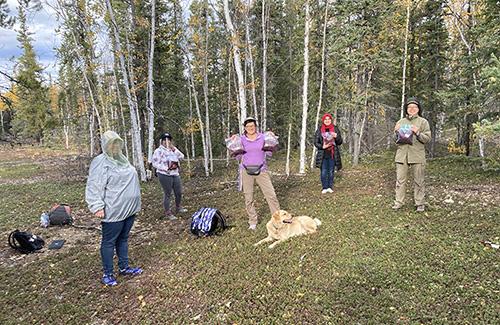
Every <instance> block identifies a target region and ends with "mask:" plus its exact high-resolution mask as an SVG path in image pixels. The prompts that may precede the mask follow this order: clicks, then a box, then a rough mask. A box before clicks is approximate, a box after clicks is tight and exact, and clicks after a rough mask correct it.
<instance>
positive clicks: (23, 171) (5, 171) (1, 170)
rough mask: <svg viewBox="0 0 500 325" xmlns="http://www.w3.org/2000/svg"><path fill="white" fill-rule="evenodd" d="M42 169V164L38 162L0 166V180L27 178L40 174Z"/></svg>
mask: <svg viewBox="0 0 500 325" xmlns="http://www.w3.org/2000/svg"><path fill="white" fill-rule="evenodd" d="M42 170H43V168H42V166H40V165H37V164H23V165H19V166H0V180H1V179H3V178H14V179H15V178H27V177H31V176H35V175H37V174H39V173H40V172H41V171H42Z"/></svg>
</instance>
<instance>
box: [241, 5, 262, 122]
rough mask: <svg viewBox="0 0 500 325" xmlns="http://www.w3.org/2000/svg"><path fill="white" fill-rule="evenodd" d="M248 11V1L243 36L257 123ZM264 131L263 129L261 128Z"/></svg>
mask: <svg viewBox="0 0 500 325" xmlns="http://www.w3.org/2000/svg"><path fill="white" fill-rule="evenodd" d="M249 11H250V3H249V4H248V6H247V10H246V17H245V36H246V43H247V44H246V45H247V46H246V49H247V51H246V53H247V54H248V65H249V66H250V79H251V82H252V87H251V93H252V104H253V115H254V117H255V119H257V124H259V114H258V112H257V96H256V95H255V71H254V62H253V55H252V48H253V47H252V42H251V41H250V26H249V25H250V24H249V21H248V20H249V19H248V14H249ZM262 131H264V129H262Z"/></svg>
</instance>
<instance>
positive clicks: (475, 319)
mask: <svg viewBox="0 0 500 325" xmlns="http://www.w3.org/2000/svg"><path fill="white" fill-rule="evenodd" d="M283 165H284V163H283V159H281V157H277V158H275V159H274V160H273V161H272V163H271V169H272V170H274V171H279V172H280V173H281V172H282V169H283ZM346 165H347V167H346V169H345V170H344V171H343V172H342V175H341V177H339V178H337V180H336V189H335V193H334V194H333V195H321V194H320V190H321V188H320V183H319V173H318V170H317V169H314V170H312V171H310V172H309V173H308V175H307V176H305V177H299V176H290V177H289V178H288V179H287V178H286V177H284V176H274V177H273V184H274V186H275V188H276V191H277V194H278V198H279V200H280V204H281V206H282V208H284V209H286V210H289V211H290V212H292V213H293V214H295V215H299V214H307V215H310V216H313V217H318V218H319V219H321V220H322V222H323V225H322V226H321V227H320V230H319V232H318V233H316V234H313V235H310V236H306V237H297V238H293V239H292V240H290V241H288V242H285V243H283V244H281V245H278V246H277V247H276V248H275V249H273V250H269V249H268V248H267V247H266V246H265V245H263V246H261V247H257V248H256V247H253V246H252V244H253V243H255V242H257V241H258V240H260V239H262V238H264V237H265V236H266V231H265V227H264V224H265V222H266V221H267V219H268V215H269V212H268V207H267V204H266V203H265V200H264V199H263V197H262V195H261V194H260V191H257V192H258V194H257V196H256V204H257V207H258V212H259V215H261V216H263V220H262V223H261V224H259V226H258V228H257V231H256V232H255V233H254V232H250V231H248V230H247V229H246V228H247V223H246V222H247V217H246V213H245V210H244V204H243V195H242V194H241V193H238V192H236V190H235V186H236V185H235V184H234V183H229V182H230V181H234V180H235V176H236V172H235V169H234V167H235V166H234V164H231V166H230V169H229V170H226V169H225V168H224V167H218V168H216V170H217V172H216V176H215V177H212V178H205V177H202V176H195V177H193V178H192V179H191V180H190V181H186V182H185V194H184V195H185V205H186V206H187V207H188V208H189V211H190V212H193V211H194V210H196V209H197V208H198V207H200V206H204V205H206V206H215V207H218V208H219V209H221V210H222V211H223V212H224V213H225V214H226V215H227V216H228V220H229V221H230V223H231V225H233V226H234V227H232V228H230V229H229V230H227V231H226V232H225V233H224V234H223V236H219V237H214V238H204V239H195V238H193V237H192V236H191V235H190V234H189V231H188V224H189V220H188V219H189V216H188V215H186V216H185V217H184V218H182V219H181V220H180V221H177V222H168V221H163V220H159V217H160V216H161V213H162V208H161V198H162V193H161V190H160V187H159V184H158V183H157V182H153V183H148V184H145V185H143V189H142V194H143V207H144V209H143V212H142V213H141V215H140V217H139V218H138V221H139V223H138V225H137V227H136V229H150V231H145V232H138V233H136V234H132V235H131V240H130V243H131V248H130V256H131V259H132V261H133V263H135V264H139V265H142V266H144V268H145V273H144V274H143V275H141V276H140V277H138V278H135V279H131V280H127V281H122V282H121V283H120V285H119V286H118V287H116V288H112V289H107V288H102V287H101V286H100V285H99V283H98V279H99V276H100V256H99V251H98V242H99V236H98V235H97V234H95V233H93V232H89V235H88V236H89V238H87V241H86V242H87V244H82V246H81V247H69V246H68V247H63V249H62V250H61V251H59V252H58V253H57V254H52V255H49V254H47V253H41V254H40V255H39V256H38V257H33V256H29V257H28V258H26V260H27V262H26V263H22V262H18V264H16V266H12V267H11V266H1V269H0V274H2V281H1V282H0V304H1V305H2V306H5V307H4V310H5V312H4V313H2V314H0V323H6V324H11V323H12V324H15V323H21V322H27V323H47V324H49V323H57V324H87V323H96V324H100V323H104V322H106V323H111V324H118V323H127V324H186V323H188V324H190V323H203V324H214V323H220V324H228V323H238V324H251V323H260V324H335V323H344V324H352V323H362V324H365V323H368V324H382V323H391V324H392V323H403V324H418V323H435V324H448V323H456V324H494V323H498V322H499V321H500V316H499V309H498V296H499V293H500V280H499V279H498V274H499V271H500V263H499V262H500V260H499V258H498V257H499V255H498V254H499V252H498V251H496V250H492V249H485V248H483V246H482V245H481V244H480V243H479V241H480V240H484V239H489V240H493V241H497V242H498V241H499V236H500V225H499V221H500V208H499V199H498V195H495V191H494V190H495V188H498V186H499V185H500V176H499V175H498V174H495V173H491V172H483V171H482V170H481V169H480V168H479V167H477V166H476V165H474V162H473V161H472V162H471V161H469V160H460V159H457V158H456V157H450V158H439V159H434V160H432V161H429V163H428V168H427V172H428V173H427V179H428V194H429V196H432V197H433V199H429V200H430V201H432V202H431V206H430V208H429V209H428V210H427V211H426V212H425V213H424V214H417V213H416V212H414V210H413V207H412V204H411V203H410V201H411V200H410V199H411V193H410V189H409V192H408V195H407V198H408V204H407V206H405V208H404V209H402V210H401V211H398V212H395V211H393V210H391V209H390V205H391V203H392V196H393V184H394V177H395V175H394V174H395V171H394V167H393V163H392V154H386V153H381V154H379V155H374V156H370V157H365V159H364V160H363V161H362V165H361V166H359V167H357V168H352V167H351V166H349V164H346ZM84 186H85V184H84V183H81V182H72V183H56V184H53V183H52V184H50V183H48V182H40V183H35V184H30V185H1V186H0V209H1V210H0V218H1V219H0V225H1V226H0V227H1V230H2V232H5V231H7V230H10V229H12V228H13V227H23V226H25V227H30V228H31V229H32V230H33V231H37V228H35V226H36V222H37V220H38V217H39V214H40V212H41V211H43V210H44V209H46V207H47V206H49V205H50V204H52V203H53V202H57V201H65V202H67V203H69V204H72V205H73V208H74V209H75V210H80V209H84V208H85V204H84V201H83V194H84ZM471 188H473V189H475V190H474V191H472V192H471ZM468 191H469V192H470V193H469V192H468ZM448 195H451V196H452V197H453V198H454V200H455V202H456V203H457V204H453V205H449V204H446V203H444V202H443V200H444V199H445V198H446V197H447V196H448ZM459 201H461V202H463V205H460V204H458V202H459ZM82 218H91V217H90V216H88V215H87V216H82ZM51 231H54V232H56V231H57V229H52V230H51ZM51 234H52V235H54V234H53V233H51ZM24 264H25V265H24ZM21 265H22V267H19V266H21ZM119 280H122V278H119Z"/></svg>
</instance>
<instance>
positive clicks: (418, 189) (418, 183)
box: [396, 162, 425, 206]
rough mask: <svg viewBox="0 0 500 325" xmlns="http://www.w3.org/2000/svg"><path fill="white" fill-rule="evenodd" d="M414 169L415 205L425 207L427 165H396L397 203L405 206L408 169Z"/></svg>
mask: <svg viewBox="0 0 500 325" xmlns="http://www.w3.org/2000/svg"><path fill="white" fill-rule="evenodd" d="M409 167H411V169H413V197H414V199H415V205H416V206H419V205H424V204H425V201H424V197H425V184H424V178H425V175H424V174H425V164H408V163H407V162H405V163H396V203H399V204H401V205H403V204H404V201H405V195H406V180H407V178H408V168H409Z"/></svg>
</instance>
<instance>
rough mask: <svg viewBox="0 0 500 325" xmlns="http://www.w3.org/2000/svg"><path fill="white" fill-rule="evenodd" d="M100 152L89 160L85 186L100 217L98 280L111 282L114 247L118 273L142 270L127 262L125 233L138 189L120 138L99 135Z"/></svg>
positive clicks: (91, 207) (135, 208)
mask: <svg viewBox="0 0 500 325" xmlns="http://www.w3.org/2000/svg"><path fill="white" fill-rule="evenodd" d="M101 145H102V151H103V152H102V153H101V154H100V155H98V156H97V157H95V158H94V159H93V160H92V163H91V164H90V168H89V177H88V179H87V187H86V189H85V200H86V201H87V204H88V206H89V210H90V212H92V213H93V214H95V216H97V217H99V218H102V222H101V225H102V241H101V258H102V267H103V271H104V275H103V277H102V280H101V282H102V283H103V284H104V285H106V286H115V285H117V281H116V278H115V276H114V275H113V256H114V251H115V249H116V255H117V256H118V267H119V269H120V271H119V274H120V275H129V276H134V275H138V274H141V273H142V269H141V268H139V267H130V266H129V264H128V236H129V233H130V229H132V225H133V224H134V220H135V216H136V214H137V213H138V212H139V211H140V210H141V189H140V186H139V177H138V176H137V171H136V170H135V168H134V167H133V166H132V165H130V163H129V161H128V160H127V157H125V156H124V155H123V153H122V147H123V140H122V139H121V138H120V136H119V135H118V134H116V133H115V132H113V131H106V132H104V134H103V135H102V137H101Z"/></svg>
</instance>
